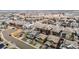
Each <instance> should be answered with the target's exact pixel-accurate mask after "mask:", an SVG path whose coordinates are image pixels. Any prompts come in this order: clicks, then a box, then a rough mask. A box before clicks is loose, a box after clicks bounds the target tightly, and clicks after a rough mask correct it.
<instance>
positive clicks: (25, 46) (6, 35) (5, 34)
mask: <svg viewBox="0 0 79 59" xmlns="http://www.w3.org/2000/svg"><path fill="white" fill-rule="evenodd" d="M13 31H15V30H6V31H3V32H2V34H3V37H4V38H5V39H6V40H7V41H11V42H14V43H15V44H16V46H17V47H19V48H21V49H33V47H31V46H30V45H28V44H26V43H24V42H22V41H20V40H18V39H15V38H13V37H12V36H9V35H10V33H12V32H13Z"/></svg>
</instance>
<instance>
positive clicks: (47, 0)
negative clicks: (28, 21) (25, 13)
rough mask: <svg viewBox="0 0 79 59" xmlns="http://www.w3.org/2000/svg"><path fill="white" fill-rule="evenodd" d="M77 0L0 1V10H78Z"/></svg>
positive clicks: (78, 3)
mask: <svg viewBox="0 0 79 59" xmlns="http://www.w3.org/2000/svg"><path fill="white" fill-rule="evenodd" d="M78 6H79V2H78V0H0V10H5V9H6V10H38V9H40V10H64V9H67V10H69V9H70V10H72V9H75V10H76V9H77V10H79V7H78Z"/></svg>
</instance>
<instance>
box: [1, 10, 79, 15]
mask: <svg viewBox="0 0 79 59" xmlns="http://www.w3.org/2000/svg"><path fill="white" fill-rule="evenodd" d="M7 12H13V13H14V12H16V13H17V12H23V13H34V14H37V13H45V14H48V13H68V14H72V15H79V10H0V13H7Z"/></svg>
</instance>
